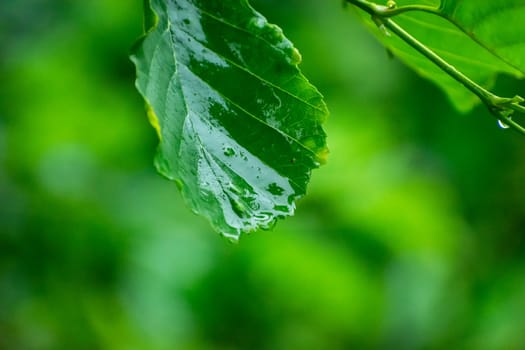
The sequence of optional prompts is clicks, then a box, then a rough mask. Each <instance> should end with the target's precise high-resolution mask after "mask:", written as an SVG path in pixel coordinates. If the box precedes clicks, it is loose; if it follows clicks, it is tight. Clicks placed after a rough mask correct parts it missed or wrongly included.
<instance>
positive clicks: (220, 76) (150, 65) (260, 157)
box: [132, 0, 328, 239]
mask: <svg viewBox="0 0 525 350" xmlns="http://www.w3.org/2000/svg"><path fill="white" fill-rule="evenodd" d="M150 6H151V11H152V13H150V14H148V15H147V17H146V18H150V19H153V22H154V26H153V28H152V29H150V31H149V33H148V34H147V35H146V36H145V37H144V38H143V39H142V40H141V42H139V43H138V44H137V46H136V48H135V50H134V53H133V55H132V60H133V62H134V63H135V65H136V68H137V88H138V90H139V91H140V93H141V94H142V95H143V96H144V98H145V100H146V102H147V105H148V109H149V112H148V115H149V117H150V120H151V122H152V125H153V126H154V127H155V128H156V130H157V132H158V134H159V138H160V144H159V151H158V154H157V157H156V166H157V168H158V170H159V172H160V173H162V174H163V175H164V176H166V177H168V178H169V179H172V180H174V181H176V183H177V184H178V185H179V187H180V188H181V192H182V195H183V197H184V198H185V200H186V202H187V203H188V204H189V206H190V207H191V209H192V210H193V211H195V212H196V213H199V214H201V215H203V216H205V217H207V218H208V219H209V220H210V221H211V223H212V225H213V226H214V228H215V229H217V230H218V231H219V232H221V233H222V234H224V235H225V236H227V237H230V238H233V239H238V237H239V236H240V234H241V233H242V232H249V231H253V230H256V229H258V228H267V227H269V226H271V225H272V223H273V222H274V221H275V220H276V219H277V218H281V217H284V216H288V215H292V214H293V212H294V209H295V200H296V199H297V198H299V197H301V196H302V195H304V194H305V191H306V186H307V183H308V182H309V178H310V171H311V169H313V168H316V167H318V166H319V164H320V163H321V162H322V161H323V160H324V158H325V157H326V154H327V149H326V144H325V138H326V137H325V133H324V131H323V129H322V127H321V124H322V122H323V121H324V120H325V118H326V116H327V114H328V112H327V109H326V106H325V104H324V102H323V99H322V96H321V95H320V94H319V92H318V91H317V90H316V89H315V87H313V86H312V85H311V84H310V83H309V82H308V81H307V80H306V78H305V77H304V76H303V75H302V74H301V73H300V71H299V69H298V68H297V65H298V64H299V62H300V59H301V57H300V55H299V53H298V51H297V50H296V49H295V48H294V47H293V45H292V43H291V42H290V41H289V40H288V39H286V38H285V37H284V36H283V33H282V31H281V29H280V28H278V27H277V26H275V25H272V24H269V23H268V22H267V21H266V19H265V18H264V17H263V16H261V15H260V14H259V13H257V12H256V11H255V10H253V9H252V8H251V7H250V5H249V4H248V2H247V1H246V0H229V1H228V0H221V1H209V0H151V1H150Z"/></svg>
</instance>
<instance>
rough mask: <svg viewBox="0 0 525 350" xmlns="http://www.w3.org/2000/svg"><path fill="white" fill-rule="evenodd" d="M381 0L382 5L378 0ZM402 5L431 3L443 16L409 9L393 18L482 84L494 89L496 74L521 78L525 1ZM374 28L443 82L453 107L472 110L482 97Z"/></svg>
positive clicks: (415, 0) (405, 1)
mask: <svg viewBox="0 0 525 350" xmlns="http://www.w3.org/2000/svg"><path fill="white" fill-rule="evenodd" d="M376 3H382V2H381V1H376ZM396 3H397V6H398V7H401V6H406V5H426V6H431V7H433V8H435V9H436V10H437V11H438V12H439V13H440V15H436V14H432V13H425V12H417V11H414V12H407V13H404V14H401V15H398V16H395V17H393V18H392V19H393V20H394V21H395V22H396V23H398V24H399V25H400V26H401V27H403V28H404V29H405V30H406V31H407V32H408V33H410V34H411V35H412V36H414V37H415V38H416V39H418V40H419V41H420V42H422V43H423V44H425V45H426V46H427V47H429V48H430V49H432V50H433V51H434V52H435V53H437V54H438V55H440V56H441V57H442V58H444V59H445V60H446V61H447V62H449V63H451V64H452V65H454V66H455V67H456V68H457V69H459V70H460V71H461V72H463V73H465V74H466V75H467V76H468V77H469V78H471V79H472V80H474V81H475V82H477V83H478V84H480V85H481V86H483V87H485V88H487V89H491V88H492V87H493V85H494V81H495V78H496V76H497V74H500V73H505V74H510V75H512V76H515V77H518V78H522V77H523V76H524V72H525V26H524V25H523V23H525V2H524V1H523V0H491V1H480V0H443V1H439V0H426V1H425V0H399V1H397V2H396ZM369 24H370V26H371V27H375V28H374V29H373V30H374V31H375V33H376V35H377V36H378V37H379V38H380V40H381V41H382V42H383V43H384V44H385V45H387V47H389V49H390V50H391V51H392V52H393V53H394V55H395V56H397V57H398V58H399V59H401V60H402V61H403V62H405V63H406V64H407V65H408V66H410V67H411V68H412V69H414V70H415V71H416V72H418V73H419V74H420V75H422V76H423V77H425V78H428V79H429V80H431V81H433V82H434V83H436V84H437V85H438V86H440V87H441V88H442V89H443V90H444V91H445V92H446V93H447V95H448V96H449V97H450V99H451V100H452V102H453V103H454V105H455V106H456V107H457V108H458V109H459V110H462V111H468V110H469V109H471V108H472V107H473V106H474V105H475V104H476V103H479V100H478V98H477V97H476V96H474V95H473V94H472V93H471V92H469V91H468V90H467V89H465V88H464V87H463V86H462V85H461V84H459V83H458V82H456V81H455V80H453V79H452V78H451V77H450V76H448V75H447V74H446V73H444V72H442V71H441V70H440V69H439V68H437V67H436V66H435V65H434V64H433V63H432V62H430V61H428V60H427V59H426V58H424V57H423V56H421V55H420V54H419V53H418V52H416V51H415V50H414V49H413V48H412V47H410V46H408V45H407V44H406V43H404V42H403V41H402V40H401V39H399V38H398V37H397V36H395V35H388V33H386V32H384V31H381V30H379V29H378V28H377V26H375V25H374V24H373V23H372V21H369Z"/></svg>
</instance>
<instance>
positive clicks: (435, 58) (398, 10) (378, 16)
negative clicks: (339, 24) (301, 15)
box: [345, 0, 525, 135]
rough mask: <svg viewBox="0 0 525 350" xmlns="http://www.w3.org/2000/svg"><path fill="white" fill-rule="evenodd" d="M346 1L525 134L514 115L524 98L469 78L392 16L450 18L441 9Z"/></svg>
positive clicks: (519, 111)
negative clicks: (412, 14) (414, 13)
mask: <svg viewBox="0 0 525 350" xmlns="http://www.w3.org/2000/svg"><path fill="white" fill-rule="evenodd" d="M345 1H346V2H347V3H350V4H352V5H354V6H356V7H358V8H360V9H361V10H363V11H365V12H367V13H368V14H369V15H370V16H371V17H372V20H373V21H374V23H375V24H376V25H378V27H379V28H381V29H383V30H385V29H388V30H390V31H391V32H392V33H394V34H396V35H397V36H398V37H399V38H400V39H401V40H403V41H404V42H405V43H407V44H408V45H410V46H411V47H412V48H414V49H415V50H416V51H418V52H419V53H420V54H422V55H423V56H425V57H426V58H427V59H428V60H430V61H431V62H433V63H434V64H435V65H436V66H438V67H439V68H440V69H441V70H442V71H444V72H445V73H446V74H448V75H449V76H451V77H452V78H454V79H455V80H456V81H457V82H459V83H460V84H462V85H463V86H464V87H466V88H467V89H468V90H470V91H471V92H472V93H473V94H475V95H476V96H477V97H478V98H479V99H480V100H481V101H482V102H483V103H484V104H485V105H486V106H487V108H488V110H489V111H490V112H491V114H492V115H494V116H495V117H496V118H497V119H498V120H499V121H500V122H501V123H503V125H506V126H509V127H511V128H513V129H514V130H516V131H518V132H519V133H521V134H523V135H525V128H524V127H523V126H521V125H520V124H518V123H517V122H515V121H514V120H512V114H513V113H514V112H515V111H516V112H518V113H522V114H525V106H522V105H521V103H522V102H523V101H524V99H523V98H522V97H520V96H515V97H512V98H508V97H500V96H498V95H496V94H494V93H492V92H490V91H488V90H487V89H485V88H484V87H482V86H481V85H479V84H477V83H476V82H475V81H473V80H472V79H470V78H469V77H467V76H466V75H465V74H463V73H462V72H461V71H459V70H458V69H457V68H456V67H454V66H453V65H451V64H450V63H448V62H447V61H446V60H444V59H443V58H442V57H441V56H439V55H437V54H436V53H435V52H434V51H432V50H431V49H430V48H429V47H427V46H426V45H425V44H423V43H422V42H420V41H419V40H417V39H416V38H414V37H413V36H412V35H410V34H409V33H408V32H407V31H405V30H404V29H403V28H402V27H401V26H399V25H398V24H397V23H396V22H394V21H393V20H392V19H391V17H394V16H397V15H400V14H402V13H406V12H411V11H419V12H427V13H431V14H433V15H436V16H440V17H443V18H446V17H445V16H444V15H443V14H442V13H441V12H440V11H439V9H437V8H435V7H431V6H424V5H407V6H401V7H397V6H396V4H395V2H393V1H389V2H388V4H387V5H386V6H383V5H378V4H375V3H373V2H370V1H367V0H345ZM446 19H448V18H446ZM500 125H501V124H500Z"/></svg>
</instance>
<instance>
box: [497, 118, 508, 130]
mask: <svg viewBox="0 0 525 350" xmlns="http://www.w3.org/2000/svg"><path fill="white" fill-rule="evenodd" d="M509 119H510V118H509ZM498 126H499V127H500V128H502V129H508V128H510V126H508V125H507V124H505V123H504V122H503V121H501V119H498Z"/></svg>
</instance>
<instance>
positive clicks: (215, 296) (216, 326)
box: [0, 0, 525, 350]
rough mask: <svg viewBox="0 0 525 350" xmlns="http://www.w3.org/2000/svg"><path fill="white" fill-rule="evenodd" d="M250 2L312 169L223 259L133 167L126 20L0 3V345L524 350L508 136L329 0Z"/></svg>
mask: <svg viewBox="0 0 525 350" xmlns="http://www.w3.org/2000/svg"><path fill="white" fill-rule="evenodd" d="M252 4H253V5H254V7H255V8H256V9H258V10H260V11H261V12H263V13H264V14H265V15H266V16H267V17H268V18H269V19H270V21H272V22H274V23H278V24H280V25H281V26H282V27H283V28H284V30H285V32H286V33H287V36H288V37H289V38H290V39H292V40H293V41H294V42H295V44H296V45H297V46H298V47H299V48H300V49H301V52H302V54H303V58H304V62H303V64H302V68H303V71H304V72H305V74H306V75H307V76H308V77H309V78H310V80H311V81H312V82H313V83H314V84H316V85H317V86H318V87H319V89H320V90H321V91H322V92H323V94H324V95H325V96H326V100H327V103H328V105H329V107H330V109H331V112H332V113H331V117H330V119H329V121H328V122H327V124H326V130H327V133H328V135H329V146H330V149H331V156H330V159H329V162H328V164H327V165H326V166H323V167H322V168H321V169H319V170H317V171H315V172H314V173H313V177H312V182H311V186H310V188H309V194H308V196H307V197H305V198H304V199H303V200H301V202H300V203H299V206H298V210H297V215H296V216H295V217H293V218H290V219H287V220H285V221H282V222H280V223H279V224H278V225H277V226H276V228H275V229H274V230H273V231H269V232H258V233H254V234H251V235H248V236H245V237H243V239H242V240H241V243H240V244H237V245H236V244H231V243H229V242H227V241H226V240H225V239H222V238H221V237H220V236H219V235H217V234H215V233H214V232H212V231H211V229H210V226H209V225H208V224H207V223H206V222H205V220H204V219H201V218H200V217H197V216H195V215H193V214H192V213H190V212H189V210H187V209H186V208H185V207H184V205H183V203H182V199H181V197H180V195H179V194H178V192H177V189H176V186H175V185H174V184H173V183H170V182H168V181H166V180H164V179H162V178H161V177H160V176H159V175H157V174H156V173H155V171H154V168H153V165H152V159H153V155H154V153H155V148H156V143H157V140H156V136H155V132H154V130H153V129H152V128H151V127H150V126H149V125H148V122H147V119H146V116H145V112H144V106H143V103H142V100H141V98H140V96H139V94H138V93H137V92H136V91H135V89H134V86H133V82H134V68H133V66H132V64H131V63H130V61H129V59H128V58H127V56H128V53H129V48H130V47H131V45H132V44H133V43H134V41H135V40H136V39H137V38H138V36H139V35H140V34H141V30H142V4H141V2H139V1H136V2H126V1H122V2H116V1H115V2H114V1H104V0H91V1H73V0H62V1H59V0H17V1H2V2H0V349H17V350H18V349H28V350H30V349H35V350H37V349H38V350H40V349H68V350H70V349H75V350H82V349H86V350H87V349H90V350H92V349H123V350H124V349H141V350H142V349H146V350H149V349H152V350H157V349H159V350H160V349H219V350H221V349H272V350H273V349H275V350H280V349H525V254H524V253H525V242H524V236H525V186H524V185H525V148H524V145H525V138H523V137H522V136H519V135H518V134H516V133H514V132H512V131H508V130H502V129H499V128H498V127H497V124H496V121H495V120H494V118H491V117H490V116H489V114H488V113H487V112H486V111H485V110H484V108H482V107H478V108H477V109H475V110H474V111H473V112H472V113H471V114H469V115H459V114H457V113H456V112H455V111H454V110H453V108H452V107H451V105H450V103H449V102H448V100H447V98H446V97H445V96H444V95H443V94H442V93H441V91H439V90H438V89H437V88H436V87H434V86H432V85H431V84H429V83H428V82H426V81H424V80H422V79H420V78H419V77H418V76H416V75H415V74H414V73H412V72H411V71H409V70H407V69H406V68H404V67H403V66H402V65H401V64H400V63H399V62H398V61H397V60H395V59H389V57H388V55H387V54H386V52H385V50H384V49H383V48H382V47H381V46H380V45H379V44H378V43H376V41H375V40H374V38H372V37H371V35H370V34H368V32H367V31H366V30H365V29H364V28H363V27H362V25H361V24H360V23H359V22H358V20H357V19H356V16H355V15H354V14H353V13H352V11H351V10H350V9H347V10H343V8H342V6H341V3H340V1H338V0H334V1H317V0H307V1H305V0H302V1H299V0H287V1H278V0H253V1H252ZM498 90H499V91H503V92H509V94H515V93H520V94H522V95H523V94H525V91H524V84H523V82H516V81H512V80H510V79H506V78H501V79H499V80H498Z"/></svg>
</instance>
